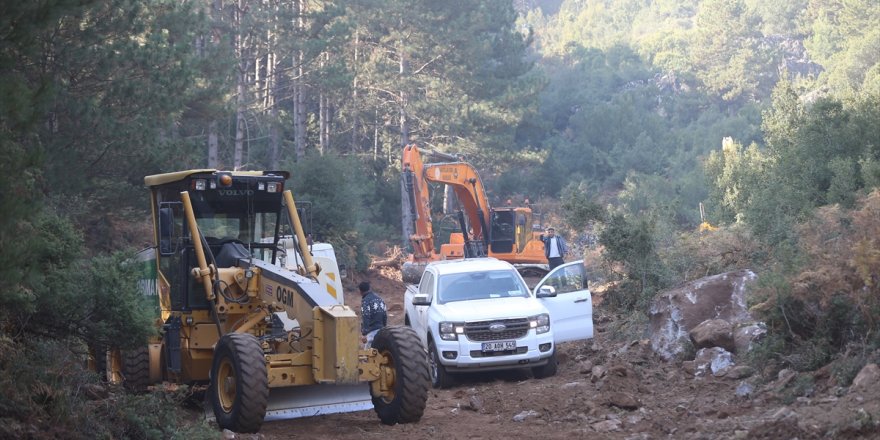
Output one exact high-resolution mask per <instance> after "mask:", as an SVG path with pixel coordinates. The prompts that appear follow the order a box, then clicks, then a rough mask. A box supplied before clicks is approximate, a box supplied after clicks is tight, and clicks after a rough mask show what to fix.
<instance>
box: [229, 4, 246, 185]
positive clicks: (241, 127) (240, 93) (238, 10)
mask: <svg viewBox="0 0 880 440" xmlns="http://www.w3.org/2000/svg"><path fill="white" fill-rule="evenodd" d="M243 8H244V0H239V2H238V4H237V5H236V7H235V8H234V9H233V12H232V14H233V25H234V28H235V38H234V42H233V44H234V45H235V48H234V49H235V54H236V56H237V57H238V60H237V61H238V66H237V67H238V72H237V73H238V81H237V82H238V84H237V85H236V102H235V147H234V149H233V153H232V166H233V169H236V170H238V169H241V167H242V165H243V163H242V158H243V156H244V132H245V120H244V111H245V108H244V106H245V92H246V90H247V88H246V84H245V82H246V81H247V70H248V69H247V61H246V60H245V53H244V51H245V50H244V42H243V41H242V40H243V39H242V29H241V17H242V14H243V13H244V9H243Z"/></svg>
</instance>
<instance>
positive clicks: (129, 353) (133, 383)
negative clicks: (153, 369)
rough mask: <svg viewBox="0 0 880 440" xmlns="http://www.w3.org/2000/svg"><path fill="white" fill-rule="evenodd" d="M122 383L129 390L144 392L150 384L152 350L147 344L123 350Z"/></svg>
mask: <svg viewBox="0 0 880 440" xmlns="http://www.w3.org/2000/svg"><path fill="white" fill-rule="evenodd" d="M122 383H123V385H125V388H127V389H128V390H129V391H132V392H135V393H143V392H145V391H147V386H149V385H150V350H149V347H147V346H146V345H144V346H141V347H138V348H135V349H133V350H125V351H123V352H122Z"/></svg>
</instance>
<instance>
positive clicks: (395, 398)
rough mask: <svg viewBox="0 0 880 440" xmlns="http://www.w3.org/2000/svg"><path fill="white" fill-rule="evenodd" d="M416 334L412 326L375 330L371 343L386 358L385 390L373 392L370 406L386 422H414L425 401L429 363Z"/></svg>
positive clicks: (420, 412)
mask: <svg viewBox="0 0 880 440" xmlns="http://www.w3.org/2000/svg"><path fill="white" fill-rule="evenodd" d="M423 347H424V346H423V345H422V341H421V340H419V335H418V334H417V333H416V331H415V330H413V329H412V328H411V327H385V328H383V329H382V330H379V332H378V333H376V337H375V338H373V346H372V348H375V349H376V350H377V351H379V353H380V354H382V355H383V356H385V357H386V358H387V359H388V363H386V364H383V365H382V368H389V369H391V373H392V374H389V376H390V377H389V378H388V379H390V380H389V382H390V383H389V386H388V390H387V391H385V392H383V393H381V394H376V393H375V391H373V390H374V387H370V390H371V391H373V396H372V397H373V408H374V409H375V410H376V414H377V415H378V416H379V420H381V421H382V423H384V424H386V425H395V424H397V423H414V422H418V421H419V420H421V418H422V414H424V412H425V405H426V403H427V400H428V366H427V365H426V364H427V361H426V359H425V349H424V348H423Z"/></svg>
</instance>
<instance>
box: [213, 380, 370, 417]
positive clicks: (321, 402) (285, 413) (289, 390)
mask: <svg viewBox="0 0 880 440" xmlns="http://www.w3.org/2000/svg"><path fill="white" fill-rule="evenodd" d="M371 409H373V401H372V398H371V397H370V385H369V383H360V384H355V385H306V386H298V387H282V388H272V390H271V391H270V392H269V405H268V407H267V408H266V419H265V420H266V421H272V420H287V419H296V418H300V417H312V416H320V415H324V414H337V413H348V412H356V411H366V410H371ZM205 417H206V419H207V420H214V411H213V410H212V408H211V404H210V403H206V404H205Z"/></svg>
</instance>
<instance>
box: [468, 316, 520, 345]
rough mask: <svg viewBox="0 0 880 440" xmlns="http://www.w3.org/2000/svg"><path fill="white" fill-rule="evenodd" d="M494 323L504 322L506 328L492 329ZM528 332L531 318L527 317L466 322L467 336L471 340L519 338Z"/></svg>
mask: <svg viewBox="0 0 880 440" xmlns="http://www.w3.org/2000/svg"><path fill="white" fill-rule="evenodd" d="M494 324H504V327H505V329H504V330H501V331H492V330H490V327H491V326H492V325H494ZM528 333H529V320H528V319H525V318H517V319H494V320H492V321H476V322H466V323H465V324H464V334H465V336H467V338H468V339H470V340H471V341H478V342H484V341H502V340H505V339H519V338H522V337H524V336H525V335H526V334H528Z"/></svg>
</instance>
